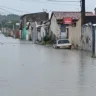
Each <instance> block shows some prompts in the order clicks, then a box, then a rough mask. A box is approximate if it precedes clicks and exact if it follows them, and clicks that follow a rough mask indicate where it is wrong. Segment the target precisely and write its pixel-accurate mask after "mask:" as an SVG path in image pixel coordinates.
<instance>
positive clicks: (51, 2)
mask: <svg viewBox="0 0 96 96" xmlns="http://www.w3.org/2000/svg"><path fill="white" fill-rule="evenodd" d="M20 1H24V2H29V1H31V0H28V1H27V0H20ZM31 2H33V3H44V4H45V3H46V2H47V4H55V5H57V4H58V3H57V2H59V1H57V2H55V1H53V0H47V1H31ZM65 3H67V4H64V3H61V2H59V5H64V6H67V5H71V6H72V5H73V6H74V5H75V6H80V4H79V5H77V4H71V3H70V4H69V3H68V2H67V1H66V2H65ZM75 3H78V2H75Z"/></svg>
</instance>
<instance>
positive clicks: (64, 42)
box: [53, 39, 72, 49]
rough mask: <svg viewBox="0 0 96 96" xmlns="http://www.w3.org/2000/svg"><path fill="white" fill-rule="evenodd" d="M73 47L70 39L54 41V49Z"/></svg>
mask: <svg viewBox="0 0 96 96" xmlns="http://www.w3.org/2000/svg"><path fill="white" fill-rule="evenodd" d="M71 47H72V45H71V43H70V42H69V40H68V39H59V40H56V41H54V43H53V48H66V49H71Z"/></svg>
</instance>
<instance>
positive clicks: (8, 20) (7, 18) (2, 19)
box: [0, 14, 20, 28]
mask: <svg viewBox="0 0 96 96" xmlns="http://www.w3.org/2000/svg"><path fill="white" fill-rule="evenodd" d="M18 22H20V16H19V15H15V14H9V15H0V28H1V26H3V27H12V26H13V24H16V23H18ZM1 24H2V25H1Z"/></svg>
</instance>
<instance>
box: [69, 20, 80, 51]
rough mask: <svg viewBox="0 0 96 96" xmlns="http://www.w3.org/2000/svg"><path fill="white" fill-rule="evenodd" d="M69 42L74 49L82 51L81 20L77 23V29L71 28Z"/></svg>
mask: <svg viewBox="0 0 96 96" xmlns="http://www.w3.org/2000/svg"><path fill="white" fill-rule="evenodd" d="M69 41H70V42H71V43H72V45H73V47H74V48H79V49H81V19H80V20H79V21H78V22H77V23H76V27H72V26H69Z"/></svg>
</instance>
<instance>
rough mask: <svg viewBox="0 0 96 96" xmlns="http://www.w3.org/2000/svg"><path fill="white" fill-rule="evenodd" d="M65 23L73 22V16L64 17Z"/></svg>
mask: <svg viewBox="0 0 96 96" xmlns="http://www.w3.org/2000/svg"><path fill="white" fill-rule="evenodd" d="M63 24H72V18H70V17H69V18H68V17H67V18H64V19H63Z"/></svg>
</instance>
